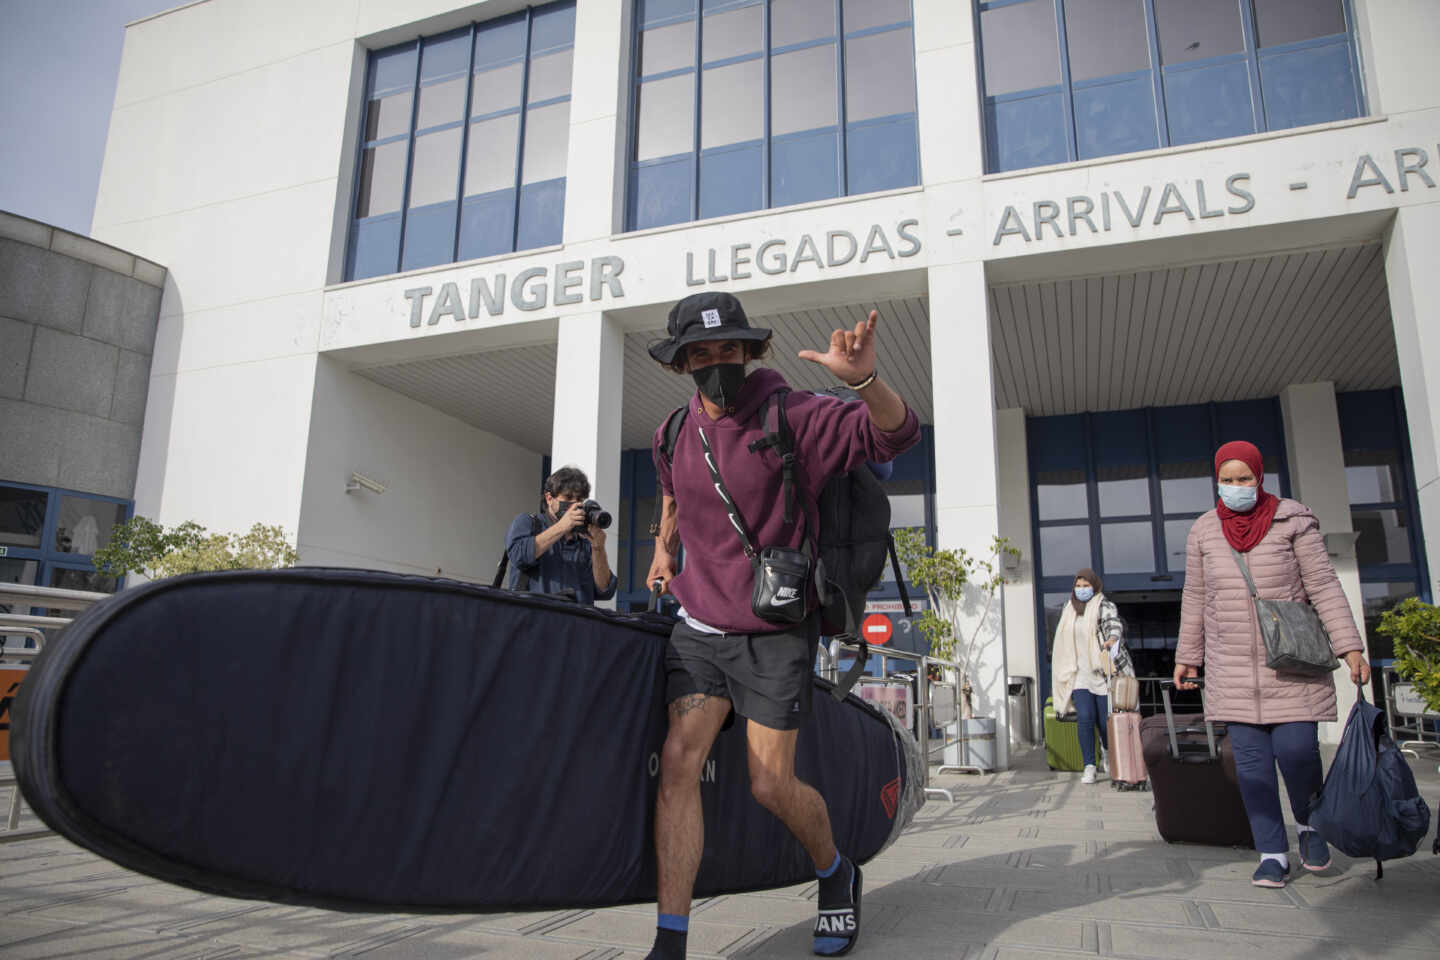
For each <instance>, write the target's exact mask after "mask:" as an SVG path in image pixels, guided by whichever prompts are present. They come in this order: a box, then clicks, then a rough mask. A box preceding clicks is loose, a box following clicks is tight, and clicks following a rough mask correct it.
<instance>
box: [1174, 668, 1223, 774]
mask: <svg viewBox="0 0 1440 960" xmlns="http://www.w3.org/2000/svg"><path fill="white" fill-rule="evenodd" d="M1186 683H1193V684H1196V685H1197V686H1199V687H1200V689H1202V690H1203V689H1205V680H1204V678H1203V677H1189V678H1187V679H1186ZM1173 686H1175V681H1173V680H1161V681H1160V699H1161V700H1163V701H1164V702H1165V728H1166V730H1167V731H1168V732H1169V734H1170V756H1172V757H1174V758H1175V762H1176V763H1181V762H1183V761H1182V760H1181V758H1180V739H1179V738H1178V737H1177V736H1176V735H1175V733H1176V731H1175V711H1174V710H1173V709H1171V707H1170V688H1171V687H1173ZM1185 732H1186V733H1190V732H1192V731H1191V730H1186V731H1185ZM1205 742H1206V744H1207V745H1208V747H1209V754H1210V760H1211V761H1218V760H1219V759H1220V751H1219V750H1218V749H1217V748H1216V746H1215V727H1214V725H1213V724H1211V722H1210V721H1209V720H1206V721H1205Z"/></svg>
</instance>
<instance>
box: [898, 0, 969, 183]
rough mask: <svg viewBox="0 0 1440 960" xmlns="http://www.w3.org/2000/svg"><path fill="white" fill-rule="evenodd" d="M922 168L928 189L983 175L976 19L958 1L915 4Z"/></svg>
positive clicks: (916, 1)
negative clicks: (976, 65) (976, 56)
mask: <svg viewBox="0 0 1440 960" xmlns="http://www.w3.org/2000/svg"><path fill="white" fill-rule="evenodd" d="M912 6H913V11H914V17H915V86H916V94H917V96H918V101H917V106H918V108H919V110H918V115H919V124H920V169H921V171H923V173H924V176H925V183H926V184H927V185H934V184H937V183H948V182H951V181H955V180H970V179H974V178H977V177H979V176H980V175H982V174H983V173H984V172H985V156H984V150H983V147H982V143H981V139H980V81H979V75H978V74H977V73H976V70H975V27H974V23H975V21H974V19H973V17H974V14H973V12H972V10H971V5H970V4H968V3H957V2H956V0H913V3H912Z"/></svg>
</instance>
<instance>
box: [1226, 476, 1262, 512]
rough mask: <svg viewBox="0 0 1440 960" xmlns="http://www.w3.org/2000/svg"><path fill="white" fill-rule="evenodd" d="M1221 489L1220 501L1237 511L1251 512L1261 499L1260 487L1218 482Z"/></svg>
mask: <svg viewBox="0 0 1440 960" xmlns="http://www.w3.org/2000/svg"><path fill="white" fill-rule="evenodd" d="M1216 486H1217V487H1219V489H1220V502H1221V503H1223V504H1225V506H1227V507H1229V508H1230V509H1231V510H1234V511H1235V512H1236V513H1249V512H1250V511H1251V510H1254V509H1255V503H1256V502H1257V501H1258V500H1259V499H1260V488H1259V487H1242V486H1240V485H1239V484H1234V483H1219V484H1216Z"/></svg>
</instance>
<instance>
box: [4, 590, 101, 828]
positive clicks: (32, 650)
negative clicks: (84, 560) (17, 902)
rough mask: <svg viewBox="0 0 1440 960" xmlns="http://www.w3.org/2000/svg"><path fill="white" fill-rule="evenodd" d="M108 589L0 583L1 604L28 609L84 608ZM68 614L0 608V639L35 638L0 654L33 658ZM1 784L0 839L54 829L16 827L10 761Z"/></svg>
mask: <svg viewBox="0 0 1440 960" xmlns="http://www.w3.org/2000/svg"><path fill="white" fill-rule="evenodd" d="M108 596H109V594H108V593H91V592H90V591H88V590H62V589H60V588H58V587H34V586H30V585H29V584H24V583H4V584H0V604H7V605H18V606H21V607H24V608H25V609H29V608H31V607H43V608H45V609H46V610H83V609H85V608H86V607H88V606H90V605H91V604H92V603H96V602H98V601H100V600H104V599H105V598H106V597H108ZM70 619H71V618H69V617H51V616H40V615H32V614H28V613H13V612H8V611H0V639H3V638H4V637H15V636H20V637H28V638H30V639H32V640H34V641H35V646H34V647H21V648H19V649H11V648H9V647H8V645H4V646H0V658H5V659H11V660H32V659H34V658H35V657H36V656H37V655H38V654H39V653H40V651H41V649H42V648H43V647H44V646H45V631H46V630H54V629H58V628H60V627H63V626H65V625H66V624H67V623H69V622H70ZM0 787H10V788H11V793H10V810H9V812H8V814H7V816H6V818H5V829H4V830H0V843H14V842H16V841H19V840H29V839H32V838H34V837H45V836H50V835H51V834H52V833H53V831H51V830H49V829H47V828H45V827H35V828H32V829H29V830H19V829H17V828H18V827H19V825H20V804H21V797H20V786H19V784H17V783H16V782H15V772H14V770H13V769H11V768H10V765H9V764H6V765H5V769H4V770H3V771H0Z"/></svg>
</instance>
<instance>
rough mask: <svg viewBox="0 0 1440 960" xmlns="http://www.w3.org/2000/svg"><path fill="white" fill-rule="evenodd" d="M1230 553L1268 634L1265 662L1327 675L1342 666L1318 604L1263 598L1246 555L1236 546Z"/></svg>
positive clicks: (1312, 674)
mask: <svg viewBox="0 0 1440 960" xmlns="http://www.w3.org/2000/svg"><path fill="white" fill-rule="evenodd" d="M1230 553H1231V554H1233V555H1234V557H1235V563H1236V564H1237V565H1238V566H1239V567H1240V573H1241V574H1242V575H1243V576H1244V577H1245V585H1246V586H1248V587H1249V588H1250V598H1251V599H1252V600H1254V601H1255V619H1256V620H1257V621H1259V623H1260V636H1262V637H1264V638H1265V666H1267V667H1269V668H1270V669H1271V670H1275V671H1277V672H1279V673H1299V674H1304V675H1305V676H1310V677H1319V676H1324V675H1325V674H1327V673H1329V672H1330V671H1332V670H1334V669H1335V668H1336V667H1338V666H1340V661H1339V660H1337V659H1335V651H1334V650H1333V649H1332V648H1331V646H1330V631H1328V630H1326V629H1325V624H1324V623H1322V622H1321V620H1320V615H1319V614H1318V613H1316V612H1315V608H1314V607H1313V606H1311V605H1310V604H1308V603H1297V602H1296V601H1294V600H1261V599H1260V594H1259V593H1257V592H1256V590H1255V581H1254V580H1251V579H1250V568H1249V566H1248V565H1247V564H1246V563H1245V558H1244V557H1243V556H1241V554H1240V551H1239V550H1236V549H1235V548H1234V547H1231V548H1230Z"/></svg>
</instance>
